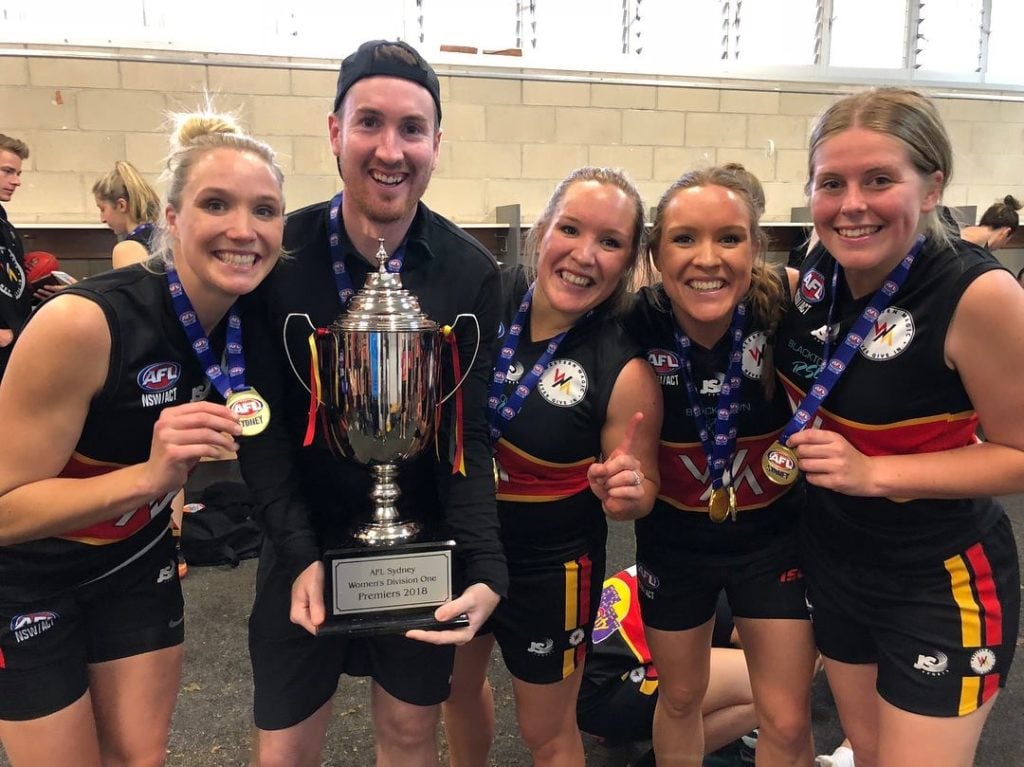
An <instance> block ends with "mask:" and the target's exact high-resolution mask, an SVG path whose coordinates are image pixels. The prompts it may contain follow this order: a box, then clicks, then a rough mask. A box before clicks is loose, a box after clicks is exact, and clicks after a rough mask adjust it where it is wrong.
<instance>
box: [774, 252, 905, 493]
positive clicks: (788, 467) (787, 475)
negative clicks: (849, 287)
mask: <svg viewBox="0 0 1024 767" xmlns="http://www.w3.org/2000/svg"><path fill="white" fill-rule="evenodd" d="M924 243H925V237H924V235H923V234H919V235H918V236H917V239H916V240H915V241H914V245H913V246H912V247H911V248H910V252H909V253H907V255H906V256H904V257H903V258H902V259H901V260H900V262H899V263H898V264H896V266H894V267H893V269H892V271H891V272H889V276H888V277H886V278H885V280H884V281H883V282H882V286H881V287H880V288H879V289H878V290H877V291H875V295H874V296H872V297H871V301H870V302H868V305H867V306H866V307H865V308H864V311H863V312H861V314H860V316H859V317H858V318H857V319H856V320H854V323H853V325H852V326H851V327H850V330H849V332H848V333H847V334H846V337H845V338H844V339H843V342H842V343H841V344H839V346H838V347H837V348H836V351H835V354H834V355H833V356H831V357H830V356H829V351H830V346H831V344H832V316H833V313H834V311H835V307H836V295H837V293H838V291H837V287H838V285H839V274H840V272H841V271H842V267H840V265H839V262H838V261H834V262H833V267H832V297H831V301H830V303H829V307H828V316H827V318H826V320H825V340H824V348H823V349H822V352H821V358H822V360H824V361H823V362H822V365H821V368H820V369H819V370H818V375H817V376H816V377H815V379H814V384H813V385H812V386H811V388H810V389H809V390H808V392H807V394H806V395H804V398H803V400H801V402H800V404H799V405H798V406H797V408H796V411H795V412H794V413H793V417H792V418H790V419H789V423H787V424H786V425H785V426H784V427H783V429H782V432H781V433H780V434H779V438H778V440H776V441H775V442H774V443H773V444H772V445H771V447H769V448H768V449H767V450H766V451H765V453H764V456H762V458H761V468H762V469H763V470H764V475H765V476H766V477H767V478H768V479H769V480H770V481H772V482H774V483H775V484H777V485H790V484H792V483H793V482H796V479H797V477H798V476H800V469H799V467H798V465H797V457H796V453H795V452H794V451H793V449H792V448H790V447H787V446H786V442H788V441H789V438H790V437H792V436H793V435H794V434H796V433H797V432H798V431H800V430H801V429H803V428H804V427H805V426H806V425H807V424H809V423H810V422H811V420H812V419H813V418H814V414H815V413H817V412H818V408H819V407H821V403H822V402H823V401H824V400H825V397H827V396H828V394H829V392H831V391H832V389H833V388H835V385H836V382H837V381H838V380H839V378H840V376H842V374H843V373H844V372H846V369H847V367H849V364H850V361H851V360H852V359H853V355H854V354H856V352H857V350H858V349H859V348H860V345H861V344H862V343H863V342H864V337H865V336H866V335H867V333H868V332H869V331H870V330H871V326H872V324H873V323H874V322H875V321H876V320H877V319H878V317H879V315H880V314H881V313H882V312H883V311H885V309H886V307H887V306H889V304H890V303H891V302H892V299H893V297H894V296H895V295H896V294H897V293H898V292H899V289H900V288H901V287H902V286H903V283H904V281H906V279H907V275H908V274H910V267H911V266H913V265H914V260H915V259H916V258H917V256H918V254H919V253H920V252H921V248H922V247H924Z"/></svg>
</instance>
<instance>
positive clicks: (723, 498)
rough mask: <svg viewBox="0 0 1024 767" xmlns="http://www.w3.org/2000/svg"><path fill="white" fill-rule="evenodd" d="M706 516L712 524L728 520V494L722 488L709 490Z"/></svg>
mask: <svg viewBox="0 0 1024 767" xmlns="http://www.w3.org/2000/svg"><path fill="white" fill-rule="evenodd" d="M708 516H710V517H711V521H712V522H725V520H726V519H728V518H729V492H728V491H727V490H726V489H725V488H724V487H716V488H713V489H712V490H711V497H710V498H708Z"/></svg>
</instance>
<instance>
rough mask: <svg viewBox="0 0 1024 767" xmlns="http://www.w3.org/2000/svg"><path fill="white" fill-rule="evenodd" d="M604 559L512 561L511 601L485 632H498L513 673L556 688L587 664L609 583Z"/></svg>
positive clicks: (596, 556) (587, 555) (599, 556)
mask: <svg viewBox="0 0 1024 767" xmlns="http://www.w3.org/2000/svg"><path fill="white" fill-rule="evenodd" d="M604 567H605V554H604V550H603V549H601V550H600V552H599V553H597V552H594V551H592V552H591V553H582V554H580V555H579V556H576V557H574V558H573V559H570V560H568V561H566V562H551V563H548V564H533V565H517V564H516V563H515V562H514V561H512V560H511V559H510V561H509V588H508V598H507V599H504V600H502V602H501V604H499V605H498V609H497V610H495V611H494V614H493V615H492V616H491V618H490V620H489V621H488V622H487V624H486V625H485V627H484V629H483V630H482V631H481V632H480V633H482V634H485V633H488V632H490V633H493V634H494V638H495V639H496V640H497V642H498V645H499V646H500V647H501V655H502V658H503V659H504V661H505V666H506V667H507V668H508V670H509V673H511V674H512V676H514V677H516V678H517V679H521V680H522V681H524V682H530V683H532V684H554V683H555V682H560V681H562V680H563V679H566V678H567V677H569V676H570V675H571V674H572V673H573V672H574V671H575V670H576V667H577V666H580V665H582V664H583V662H584V660H585V659H586V657H587V648H588V647H589V646H590V637H591V632H592V631H593V628H594V617H595V616H596V615H597V607H598V604H599V602H600V598H601V586H602V584H603V583H604Z"/></svg>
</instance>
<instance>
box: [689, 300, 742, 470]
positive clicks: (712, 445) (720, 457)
mask: <svg viewBox="0 0 1024 767" xmlns="http://www.w3.org/2000/svg"><path fill="white" fill-rule="evenodd" d="M746 320H747V305H746V304H745V303H743V302H740V303H739V304H737V305H736V308H735V309H734V310H733V313H732V322H731V324H730V326H729V335H730V336H731V337H732V349H731V351H730V352H729V365H728V367H727V368H726V373H725V380H724V381H723V382H722V389H721V391H720V392H719V393H718V403H717V404H716V406H715V423H714V434H712V433H711V429H709V428H708V424H707V421H706V420H705V419H704V411H703V408H702V406H701V401H700V396H699V395H698V394H697V388H696V387H695V386H694V385H693V368H692V366H691V365H690V347H691V346H692V345H693V343H692V341H690V338H689V336H687V335H686V334H685V333H684V332H683V331H682V330H681V329H680V328H679V325H678V324H676V325H675V336H676V348H677V349H678V351H679V357H680V358H681V360H682V366H681V368H682V370H681V372H682V374H683V382H684V383H685V384H686V394H687V396H688V397H689V399H690V407H691V408H692V409H693V420H694V421H695V422H696V424H697V430H698V433H699V435H700V443H701V445H702V446H703V448H704V455H705V456H707V461H708V471H709V473H710V474H711V487H712V489H713V490H717V489H719V488H721V487H730V486H731V485H732V469H731V464H732V456H733V453H734V452H735V450H736V433H737V429H736V425H735V421H736V415H737V413H738V412H739V401H738V399H739V393H740V387H741V386H742V380H741V378H740V375H741V373H742V368H743V328H744V325H746Z"/></svg>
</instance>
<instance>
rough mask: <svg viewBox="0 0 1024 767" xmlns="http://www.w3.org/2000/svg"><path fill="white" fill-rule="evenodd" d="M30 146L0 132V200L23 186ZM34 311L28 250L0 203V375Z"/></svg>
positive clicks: (1, 375)
mask: <svg viewBox="0 0 1024 767" xmlns="http://www.w3.org/2000/svg"><path fill="white" fill-rule="evenodd" d="M27 158H28V146H27V145H26V144H25V142H24V141H20V140H19V139H16V138H11V137H10V136H5V135H4V134H2V133H0V202H10V200H11V197H12V196H13V195H14V192H15V191H16V190H17V189H18V187H19V186H21V163H22V160H25V159H27ZM31 313H32V290H31V288H30V287H29V284H28V277H27V273H26V271H25V251H24V249H23V248H22V245H21V239H20V238H19V237H18V233H17V231H15V229H14V227H13V226H12V225H11V223H10V222H9V221H8V220H7V211H6V210H4V206H3V205H0V378H3V375H4V369H5V368H6V367H7V360H8V359H9V358H10V356H11V350H12V349H13V348H14V341H15V339H16V338H17V337H18V334H19V333H20V332H21V329H22V327H23V326H24V325H25V323H26V322H28V318H29V315H30V314H31Z"/></svg>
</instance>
